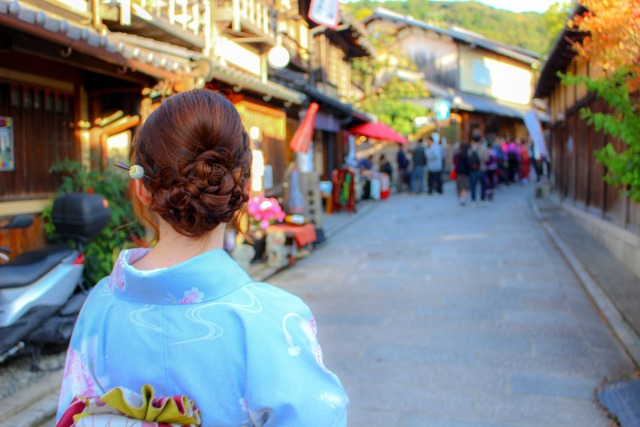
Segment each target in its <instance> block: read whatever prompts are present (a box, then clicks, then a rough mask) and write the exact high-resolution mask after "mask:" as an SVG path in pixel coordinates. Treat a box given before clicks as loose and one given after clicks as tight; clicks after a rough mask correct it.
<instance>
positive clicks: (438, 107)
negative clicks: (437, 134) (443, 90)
mask: <svg viewBox="0 0 640 427" xmlns="http://www.w3.org/2000/svg"><path fill="white" fill-rule="evenodd" d="M433 107H434V108H433V109H434V110H435V112H436V120H447V119H448V118H449V115H450V114H451V104H450V103H449V101H447V100H446V99H439V100H438V101H436V103H435V105H434V106H433Z"/></svg>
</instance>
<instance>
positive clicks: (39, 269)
mask: <svg viewBox="0 0 640 427" xmlns="http://www.w3.org/2000/svg"><path fill="white" fill-rule="evenodd" d="M72 252H73V249H71V248H70V247H68V246H65V245H50V246H45V247H44V248H41V249H35V250H32V251H27V252H23V253H21V254H20V255H18V256H17V257H15V258H13V259H12V260H11V261H9V262H7V263H6V264H0V289H6V288H20V287H23V286H27V285H30V284H31V283H33V282H35V281H36V280H38V279H39V278H41V277H42V276H44V275H45V274H47V273H48V272H49V271H51V270H52V269H53V268H54V267H55V266H56V265H57V264H58V263H60V261H62V260H63V259H64V258H65V257H67V256H68V255H69V254H71V253H72Z"/></svg>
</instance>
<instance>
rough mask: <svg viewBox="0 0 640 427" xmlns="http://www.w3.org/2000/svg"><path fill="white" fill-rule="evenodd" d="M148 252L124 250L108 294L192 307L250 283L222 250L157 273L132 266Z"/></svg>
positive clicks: (156, 271)
mask: <svg viewBox="0 0 640 427" xmlns="http://www.w3.org/2000/svg"><path fill="white" fill-rule="evenodd" d="M149 250H150V249H128V250H123V251H122V252H121V253H120V256H119V257H118V260H117V261H116V265H115V266H114V268H113V272H112V273H111V276H109V281H108V287H109V290H110V291H111V292H112V293H113V294H114V295H115V296H116V297H118V298H120V299H123V300H127V301H132V302H138V303H144V304H194V303H199V302H205V301H213V300H217V299H219V298H221V297H223V296H224V295H227V294H229V293H231V292H233V291H235V290H236V289H238V288H240V287H242V286H244V285H246V284H248V283H251V282H252V279H251V277H249V275H248V274H247V273H246V272H245V271H244V270H243V269H242V268H241V267H240V266H239V265H238V264H237V263H236V262H235V261H234V260H233V259H232V258H231V257H230V256H229V254H227V252H225V251H224V250H222V249H213V250H211V251H208V252H205V253H202V254H200V255H197V256H195V257H193V258H190V259H188V260H186V261H184V262H181V263H179V264H176V265H173V266H171V267H167V268H159V269H156V270H138V269H136V268H135V267H133V266H132V264H133V263H135V262H136V261H137V260H139V259H140V258H142V257H143V256H144V255H146V254H147V253H148V252H149Z"/></svg>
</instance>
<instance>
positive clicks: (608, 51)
mask: <svg viewBox="0 0 640 427" xmlns="http://www.w3.org/2000/svg"><path fill="white" fill-rule="evenodd" d="M580 4H582V5H583V6H585V7H586V8H587V10H588V11H587V12H586V13H584V14H583V15H582V16H577V17H575V18H574V19H572V20H570V21H569V23H568V25H569V27H570V28H572V29H574V30H576V31H579V32H581V33H583V34H585V37H584V38H583V40H582V41H580V42H576V43H574V46H573V47H574V49H575V51H576V52H577V59H578V61H589V63H590V66H591V68H593V67H594V66H595V67H598V68H599V72H597V73H592V74H591V75H589V76H574V75H572V74H570V73H569V74H567V75H565V76H563V82H564V83H565V84H572V85H575V84H585V85H586V86H587V88H588V89H589V90H590V91H592V92H594V93H595V94H596V95H597V96H598V97H600V98H601V99H603V100H604V101H605V103H606V104H607V106H608V111H606V112H594V111H592V110H590V109H588V108H584V109H582V110H581V115H582V117H583V118H584V119H586V120H587V122H588V123H589V124H590V125H593V126H594V127H595V129H596V130H598V131H602V132H604V133H605V134H607V135H609V136H611V137H613V138H614V139H617V140H619V141H621V142H622V144H621V147H620V148H619V149H616V146H615V145H614V144H613V143H612V142H609V143H608V144H607V145H606V146H605V147H604V148H603V149H601V150H598V151H596V156H597V159H598V161H600V162H601V163H603V164H604V165H605V166H606V168H607V176H606V180H607V182H609V183H611V184H613V185H616V186H620V187H622V188H626V189H627V191H628V195H629V197H630V199H631V200H634V201H637V202H640V98H639V95H640V94H639V88H640V87H639V85H640V0H605V1H603V0H580Z"/></svg>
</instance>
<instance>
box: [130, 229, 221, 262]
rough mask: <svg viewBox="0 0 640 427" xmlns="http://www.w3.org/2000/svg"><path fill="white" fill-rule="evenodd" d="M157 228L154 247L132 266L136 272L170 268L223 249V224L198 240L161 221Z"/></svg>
mask: <svg viewBox="0 0 640 427" xmlns="http://www.w3.org/2000/svg"><path fill="white" fill-rule="evenodd" d="M158 228H159V238H158V243H157V244H156V246H154V247H153V249H151V251H150V252H149V253H148V254H146V255H145V256H144V257H142V258H140V259H139V260H138V261H136V262H135V263H134V264H133V266H134V267H136V268H137V269H138V270H154V269H157V268H164V267H171V266H173V265H176V264H180V263H181V262H184V261H187V260H189V259H191V258H193V257H195V256H197V255H200V254H202V253H205V252H208V251H210V250H212V249H222V248H223V244H224V232H225V224H220V225H219V226H217V227H216V228H215V229H213V230H212V231H210V232H209V233H207V234H205V235H203V236H202V237H198V238H193V237H188V236H185V235H183V234H180V233H178V232H177V231H175V230H174V229H173V228H172V227H171V226H170V225H169V224H167V223H166V222H164V221H162V220H160V223H159V224H158Z"/></svg>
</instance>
